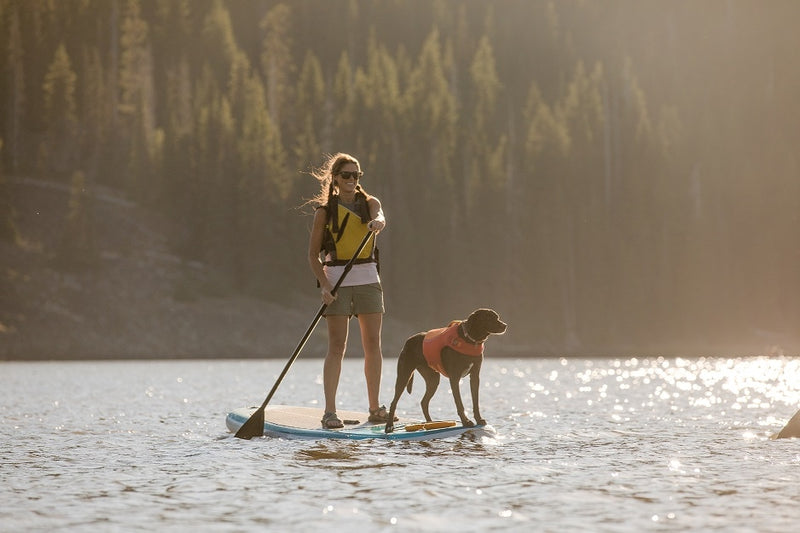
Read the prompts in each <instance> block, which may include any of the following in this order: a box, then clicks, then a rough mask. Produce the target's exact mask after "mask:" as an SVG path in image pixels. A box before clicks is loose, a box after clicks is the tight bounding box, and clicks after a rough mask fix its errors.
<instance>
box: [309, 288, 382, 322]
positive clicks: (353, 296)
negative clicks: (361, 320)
mask: <svg viewBox="0 0 800 533" xmlns="http://www.w3.org/2000/svg"><path fill="white" fill-rule="evenodd" d="M383 312H384V309H383V288H382V287H381V284H380V283H370V284H368V285H353V286H352V287H339V290H337V291H336V301H334V302H333V303H332V304H330V305H329V306H328V307H327V308H326V309H325V313H324V314H323V316H332V315H346V316H353V315H356V316H358V315H362V314H363V315H367V314H370V313H383Z"/></svg>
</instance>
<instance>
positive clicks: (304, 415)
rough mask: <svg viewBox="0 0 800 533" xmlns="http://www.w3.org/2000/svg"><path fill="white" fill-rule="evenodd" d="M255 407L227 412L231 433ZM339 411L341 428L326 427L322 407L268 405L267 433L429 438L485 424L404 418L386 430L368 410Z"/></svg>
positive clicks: (296, 436) (305, 436)
mask: <svg viewBox="0 0 800 533" xmlns="http://www.w3.org/2000/svg"><path fill="white" fill-rule="evenodd" d="M255 411H256V408H255V407H244V408H241V409H236V410H234V411H232V412H230V413H228V416H227V417H226V418H225V425H226V426H228V430H229V431H230V432H231V433H236V432H237V431H239V428H240V427H242V426H243V425H244V423H245V422H247V420H248V419H249V418H250V416H251V415H252V414H253V413H254V412H255ZM337 414H338V415H339V418H340V419H341V420H342V421H343V422H345V426H344V427H343V428H340V429H325V428H323V427H322V424H321V422H320V420H321V419H322V409H316V408H313V407H292V406H288V405H268V406H267V407H266V409H265V410H264V435H266V436H270V437H282V438H285V439H350V440H363V439H385V440H430V439H442V438H446V437H455V436H458V435H461V434H462V433H464V432H467V431H471V430H480V429H482V428H483V426H476V427H474V428H467V427H464V426H462V425H461V424H458V423H456V422H450V421H447V422H429V423H421V422H416V421H413V420H409V419H403V418H401V419H400V420H399V421H397V422H395V424H394V432H393V433H385V432H384V428H385V424H375V423H372V422H368V421H367V419H368V417H369V414H367V413H362V412H358V411H342V410H339V411H338V412H337Z"/></svg>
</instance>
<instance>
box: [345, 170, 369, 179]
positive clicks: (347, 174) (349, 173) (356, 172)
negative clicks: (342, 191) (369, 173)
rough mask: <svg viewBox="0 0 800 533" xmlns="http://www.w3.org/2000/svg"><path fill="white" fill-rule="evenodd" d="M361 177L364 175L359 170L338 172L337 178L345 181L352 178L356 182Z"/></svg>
mask: <svg viewBox="0 0 800 533" xmlns="http://www.w3.org/2000/svg"><path fill="white" fill-rule="evenodd" d="M363 175H364V173H363V172H361V171H360V170H352V171H347V172H339V176H341V177H342V179H345V180H349V179H350V178H353V179H354V180H356V181H358V178H360V177H361V176H363Z"/></svg>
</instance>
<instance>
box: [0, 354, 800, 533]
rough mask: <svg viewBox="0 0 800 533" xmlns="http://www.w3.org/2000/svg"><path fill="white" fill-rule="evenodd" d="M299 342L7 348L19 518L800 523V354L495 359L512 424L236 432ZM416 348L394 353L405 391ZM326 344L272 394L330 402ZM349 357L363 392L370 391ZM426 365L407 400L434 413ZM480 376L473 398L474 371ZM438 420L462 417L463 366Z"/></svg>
mask: <svg viewBox="0 0 800 533" xmlns="http://www.w3.org/2000/svg"><path fill="white" fill-rule="evenodd" d="M284 364H285V360H265V361H156V362H153V361H147V362H139V361H136V362H67V363H16V362H6V363H0V398H1V399H2V402H1V403H0V415H1V416H2V425H1V426H0V502H2V505H1V506H0V530H2V531H8V532H12V531H14V532H16V531H58V530H64V531H67V530H68V531H141V530H151V531H159V532H161V531H189V530H197V531H246V530H247V531H259V530H261V531H342V530H344V529H345V528H354V529H353V530H354V531H368V532H370V531H526V532H527V531H553V532H563V531H622V532H631V533H633V532H639V531H758V532H769V531H775V532H786V531H797V529H798V523H800V483H798V479H800V476H799V475H798V474H800V441H798V440H795V439H785V440H779V441H771V440H769V439H768V437H769V435H770V434H772V433H774V432H777V431H778V430H780V428H781V427H782V426H783V424H784V423H785V422H786V421H787V420H788V419H789V418H790V417H791V416H792V415H793V414H794V413H795V411H796V410H797V409H798V407H800V360H798V359H793V358H788V357H780V358H731V359H716V358H714V359H661V358H647V359H612V358H609V359H529V360H528V359H491V358H489V359H487V361H486V363H485V364H484V367H483V374H482V411H483V414H484V416H485V417H486V418H487V420H488V422H489V423H490V424H491V425H492V428H493V433H489V434H484V435H482V436H479V437H475V436H473V437H468V436H462V437H457V438H451V439H443V440H439V441H430V442H397V443H392V442H385V441H360V442H343V441H333V440H331V441H324V440H320V441H287V440H281V439H274V438H256V439H253V440H250V441H246V440H240V439H236V438H233V437H232V436H231V434H229V433H228V432H227V431H226V429H225V422H224V419H225V415H226V413H227V411H228V410H230V409H233V408H237V407H243V406H247V405H258V404H260V403H261V402H262V401H263V400H264V398H265V397H266V394H267V392H268V391H269V388H270V387H271V386H272V384H273V383H274V382H275V379H276V377H277V375H278V374H279V373H280V371H281V370H282V368H283V365H284ZM395 364H396V360H394V359H387V360H386V361H385V364H384V381H383V384H384V393H383V394H382V398H383V400H384V401H385V402H387V403H388V401H389V399H390V391H389V389H390V386H391V384H392V383H393V381H394V374H395ZM321 369H322V361H321V360H319V359H305V360H304V359H303V358H302V356H301V357H300V359H299V360H298V361H297V362H296V363H295V364H294V366H293V367H292V369H291V370H290V371H289V374H288V375H287V377H286V378H285V380H284V382H283V383H282V384H281V386H280V388H279V389H278V392H277V394H276V395H275V398H273V402H272V403H284V404H293V405H312V406H313V405H317V404H316V402H317V401H319V400H320V399H321V397H322V385H321ZM361 372H362V361H361V360H360V359H359V358H358V357H352V358H351V357H348V358H347V359H346V360H345V367H344V371H343V376H342V383H341V386H340V393H339V401H340V405H341V407H342V408H343V409H357V410H360V409H364V408H366V393H365V386H364V379H363V376H362V373H361ZM421 384H422V380H420V379H419V377H417V380H416V385H417V388H416V389H415V390H414V394H412V395H410V396H409V395H405V396H404V397H403V399H402V400H401V402H400V406H399V407H400V409H399V410H400V414H402V415H404V416H411V417H415V418H419V417H420V416H421V415H420V411H419V406H418V401H419V398H420V396H421V390H420V389H421V388H422V387H420V385H421ZM462 391H463V392H464V394H466V395H467V396H468V392H467V384H466V382H463V383H462ZM431 408H432V415H433V416H434V418H440V419H449V418H454V415H455V412H454V407H453V403H452V397H451V396H450V394H449V392H448V387H447V385H446V384H445V383H444V382H443V383H442V385H441V386H440V388H439V391H438V393H437V395H436V396H435V397H434V399H433V401H432V403H431Z"/></svg>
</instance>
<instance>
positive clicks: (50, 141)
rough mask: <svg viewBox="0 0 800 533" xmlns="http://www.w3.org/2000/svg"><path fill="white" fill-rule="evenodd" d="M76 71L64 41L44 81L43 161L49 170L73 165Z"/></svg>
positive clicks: (74, 154) (58, 170)
mask: <svg viewBox="0 0 800 533" xmlns="http://www.w3.org/2000/svg"><path fill="white" fill-rule="evenodd" d="M76 82H77V75H76V74H75V72H74V71H73V70H72V64H71V61H70V59H69V56H68V55H67V50H66V48H65V47H64V45H63V44H61V45H59V46H58V48H57V49H56V52H55V55H54V56H53V61H52V62H51V63H50V67H49V68H48V70H47V74H46V75H45V79H44V84H43V93H44V109H45V118H46V121H47V137H46V140H45V147H44V154H45V161H42V162H41V164H43V165H44V166H45V167H44V168H46V169H48V170H52V171H55V172H57V173H65V172H67V171H69V170H70V168H71V167H72V165H74V164H75V163H76V162H75V158H76V154H77V151H78V150H77V148H78V144H77V142H76V133H77V125H78V124H77V115H76V105H75V85H76Z"/></svg>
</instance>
